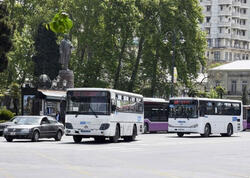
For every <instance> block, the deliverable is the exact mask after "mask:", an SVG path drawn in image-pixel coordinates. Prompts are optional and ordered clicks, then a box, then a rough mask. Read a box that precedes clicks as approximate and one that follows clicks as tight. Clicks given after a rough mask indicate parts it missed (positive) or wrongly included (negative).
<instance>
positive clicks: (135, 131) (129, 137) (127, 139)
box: [124, 125, 137, 142]
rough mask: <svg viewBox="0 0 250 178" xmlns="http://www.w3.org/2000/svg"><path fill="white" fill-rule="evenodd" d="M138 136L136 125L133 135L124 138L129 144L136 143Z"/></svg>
mask: <svg viewBox="0 0 250 178" xmlns="http://www.w3.org/2000/svg"><path fill="white" fill-rule="evenodd" d="M136 136H137V128H136V125H134V127H133V133H132V135H131V136H127V137H124V140H125V141H127V142H130V141H135V138H136Z"/></svg>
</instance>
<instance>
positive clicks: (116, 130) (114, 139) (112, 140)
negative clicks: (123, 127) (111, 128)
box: [110, 125, 120, 143]
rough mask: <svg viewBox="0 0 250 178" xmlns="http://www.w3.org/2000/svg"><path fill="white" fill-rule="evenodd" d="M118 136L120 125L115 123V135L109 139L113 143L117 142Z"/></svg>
mask: <svg viewBox="0 0 250 178" xmlns="http://www.w3.org/2000/svg"><path fill="white" fill-rule="evenodd" d="M119 138H120V127H119V126H118V125H116V128H115V136H113V137H110V141H111V142H113V143H117V142H118V140H119Z"/></svg>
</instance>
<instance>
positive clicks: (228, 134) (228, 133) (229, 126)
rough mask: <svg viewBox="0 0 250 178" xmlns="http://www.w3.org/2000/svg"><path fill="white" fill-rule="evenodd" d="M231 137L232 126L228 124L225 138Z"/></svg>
mask: <svg viewBox="0 0 250 178" xmlns="http://www.w3.org/2000/svg"><path fill="white" fill-rule="evenodd" d="M231 135H233V126H232V124H228V126H227V134H226V136H227V137H230V136H231Z"/></svg>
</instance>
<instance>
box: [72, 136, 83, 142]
mask: <svg viewBox="0 0 250 178" xmlns="http://www.w3.org/2000/svg"><path fill="white" fill-rule="evenodd" d="M73 140H74V142H75V143H80V142H81V141H82V136H80V135H74V136H73Z"/></svg>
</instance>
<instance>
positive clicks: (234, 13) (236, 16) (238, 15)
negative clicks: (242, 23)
mask: <svg viewBox="0 0 250 178" xmlns="http://www.w3.org/2000/svg"><path fill="white" fill-rule="evenodd" d="M232 17H235V18H240V13H239V12H233V13H232Z"/></svg>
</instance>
